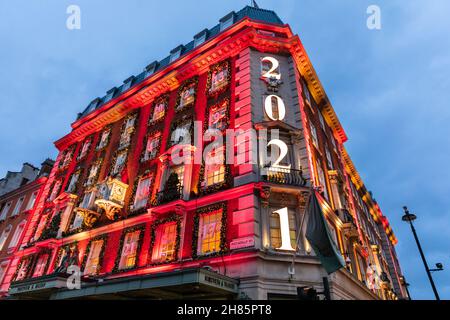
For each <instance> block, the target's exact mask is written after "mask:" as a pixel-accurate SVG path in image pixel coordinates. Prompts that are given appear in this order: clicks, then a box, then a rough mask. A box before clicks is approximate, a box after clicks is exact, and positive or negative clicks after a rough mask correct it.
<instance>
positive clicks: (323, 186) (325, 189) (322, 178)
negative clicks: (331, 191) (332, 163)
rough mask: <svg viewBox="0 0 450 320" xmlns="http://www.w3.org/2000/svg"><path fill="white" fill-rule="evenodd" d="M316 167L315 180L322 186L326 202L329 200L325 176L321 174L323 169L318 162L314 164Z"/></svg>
mask: <svg viewBox="0 0 450 320" xmlns="http://www.w3.org/2000/svg"><path fill="white" fill-rule="evenodd" d="M316 166H317V176H318V177H317V178H318V179H319V184H320V185H321V186H322V188H323V194H324V196H325V198H326V199H327V200H329V198H328V192H327V183H326V181H325V174H324V172H323V168H322V165H321V164H320V162H319V161H318V160H317V162H316Z"/></svg>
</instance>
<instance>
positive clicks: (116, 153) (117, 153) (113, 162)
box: [108, 146, 130, 177]
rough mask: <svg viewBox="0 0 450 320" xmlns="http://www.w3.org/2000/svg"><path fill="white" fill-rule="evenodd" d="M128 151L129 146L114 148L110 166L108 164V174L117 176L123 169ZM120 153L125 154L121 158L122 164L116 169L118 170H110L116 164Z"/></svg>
mask: <svg viewBox="0 0 450 320" xmlns="http://www.w3.org/2000/svg"><path fill="white" fill-rule="evenodd" d="M128 151H130V148H129V146H128V147H126V148H124V149H117V150H116V152H115V153H114V156H113V157H112V159H111V162H110V166H109V172H108V174H109V175H110V176H112V177H113V176H117V175H119V174H120V173H121V172H122V171H123V169H124V168H125V167H126V166H127V160H128V153H129V152H128ZM121 154H125V158H124V159H123V164H122V166H121V167H120V169H119V170H118V172H114V173H113V172H112V171H113V170H114V167H115V166H116V161H117V158H118V157H119V155H121Z"/></svg>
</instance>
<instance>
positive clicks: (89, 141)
mask: <svg viewBox="0 0 450 320" xmlns="http://www.w3.org/2000/svg"><path fill="white" fill-rule="evenodd" d="M91 144H92V138H88V139H86V140H85V141H84V142H83V145H82V146H81V150H80V153H79V154H78V157H77V160H81V159H83V158H84V157H85V156H86V155H87V153H88V151H89V148H90V146H91Z"/></svg>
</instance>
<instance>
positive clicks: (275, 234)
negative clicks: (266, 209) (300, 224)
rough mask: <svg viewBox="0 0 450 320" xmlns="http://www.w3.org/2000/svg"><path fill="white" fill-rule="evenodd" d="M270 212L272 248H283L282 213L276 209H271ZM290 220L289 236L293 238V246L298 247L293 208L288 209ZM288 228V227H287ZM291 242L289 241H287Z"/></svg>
mask: <svg viewBox="0 0 450 320" xmlns="http://www.w3.org/2000/svg"><path fill="white" fill-rule="evenodd" d="M271 212H272V213H271V214H270V245H271V247H272V248H275V249H278V248H282V245H283V243H282V234H281V218H280V214H279V213H278V211H276V210H271ZM287 214H288V221H289V223H288V224H289V238H290V240H291V247H292V248H294V249H295V248H296V247H297V245H296V243H295V241H296V228H295V226H296V221H295V215H294V212H293V211H291V210H288V211H287ZM286 230H287V228H286ZM286 242H287V243H289V242H288V241H286Z"/></svg>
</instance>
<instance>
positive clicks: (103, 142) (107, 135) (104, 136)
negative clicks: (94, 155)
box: [95, 125, 112, 151]
mask: <svg viewBox="0 0 450 320" xmlns="http://www.w3.org/2000/svg"><path fill="white" fill-rule="evenodd" d="M111 131H112V126H111V125H108V126H107V127H106V128H105V129H104V130H103V131H102V132H101V133H100V137H99V139H98V143H97V147H96V148H95V150H96V151H101V150H103V149H105V148H106V147H107V146H108V144H109V141H110V140H111Z"/></svg>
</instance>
